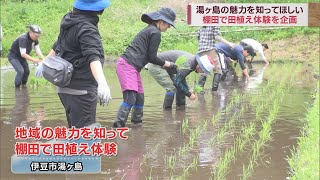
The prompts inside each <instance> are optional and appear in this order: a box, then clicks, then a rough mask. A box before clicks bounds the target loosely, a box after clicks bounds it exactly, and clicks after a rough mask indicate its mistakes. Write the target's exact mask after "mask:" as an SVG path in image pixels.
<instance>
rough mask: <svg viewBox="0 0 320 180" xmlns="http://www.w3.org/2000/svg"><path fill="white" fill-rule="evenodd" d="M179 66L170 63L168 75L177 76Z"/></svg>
mask: <svg viewBox="0 0 320 180" xmlns="http://www.w3.org/2000/svg"><path fill="white" fill-rule="evenodd" d="M177 68H178V67H177V65H176V64H175V63H173V62H170V66H169V67H167V68H166V70H167V72H168V74H177V72H178V70H177Z"/></svg>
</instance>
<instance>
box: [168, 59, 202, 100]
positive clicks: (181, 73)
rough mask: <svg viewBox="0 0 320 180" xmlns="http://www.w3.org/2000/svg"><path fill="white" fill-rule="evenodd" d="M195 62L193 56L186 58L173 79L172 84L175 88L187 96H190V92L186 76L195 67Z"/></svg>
mask: <svg viewBox="0 0 320 180" xmlns="http://www.w3.org/2000/svg"><path fill="white" fill-rule="evenodd" d="M197 64H198V63H197V61H196V58H195V56H194V57H193V58H190V59H188V60H187V61H186V62H185V63H184V64H183V65H182V66H181V67H179V70H178V72H177V75H176V77H175V79H174V81H173V85H174V86H175V87H176V88H177V90H178V91H181V92H182V93H183V94H185V95H186V96H187V97H190V96H191V92H190V91H189V86H188V84H187V81H186V77H187V76H188V75H189V74H190V73H191V72H192V71H194V70H195V69H196V66H197Z"/></svg>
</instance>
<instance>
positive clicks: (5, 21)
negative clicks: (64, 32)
mask: <svg viewBox="0 0 320 180" xmlns="http://www.w3.org/2000/svg"><path fill="white" fill-rule="evenodd" d="M73 1H74V0H3V1H2V4H1V24H2V26H3V30H4V40H3V52H4V55H6V54H7V53H8V50H9V48H10V46H11V43H12V42H13V40H14V39H15V38H16V37H17V36H19V35H20V34H22V33H24V32H26V31H27V30H26V25H28V24H38V25H40V27H41V28H42V30H43V35H42V36H41V38H40V44H41V48H42V50H43V53H44V54H47V53H48V52H49V51H50V49H51V47H52V45H53V43H54V41H55V40H56V38H57V35H58V32H59V24H60V21H61V18H62V17H63V15H65V14H66V13H67V12H68V11H70V10H71V9H72V3H73ZM164 2H165V1H159V0H148V1H147V0H126V3H123V2H122V1H111V6H110V7H108V8H107V9H106V10H105V12H104V13H103V14H102V15H101V16H100V22H99V29H100V34H101V37H102V42H103V47H104V50H105V54H106V55H107V56H110V57H117V56H119V55H120V54H121V53H123V51H124V50H125V48H126V47H127V46H128V44H129V43H130V42H131V41H132V39H133V38H134V36H135V35H136V34H137V33H138V32H139V31H140V30H141V29H143V28H144V27H145V26H146V24H145V23H143V22H142V21H141V20H140V18H141V15H142V13H148V12H152V11H155V10H157V9H159V8H160V7H161V6H163V5H164ZM226 2H229V3H230V2H233V1H226ZM237 2H238V1H237ZM248 2H249V1H248ZM272 2H287V1H278V0H275V1H272ZM290 2H298V1H297V0H294V1H290ZM300 2H303V1H300ZM304 2H305V1H304ZM168 3H169V4H166V6H170V2H169V1H168ZM171 3H173V2H171ZM181 4H183V3H181ZM181 6H182V5H181ZM181 9H184V7H181ZM185 17H186V12H185V11H184V12H177V23H176V27H177V29H174V28H170V29H169V30H168V31H167V32H165V33H162V41H161V45H160V47H159V51H165V50H170V49H180V50H185V51H188V52H191V53H195V52H196V51H197V45H198V43H197V39H196V36H195V32H196V30H197V27H191V26H188V25H187V24H186V23H185V22H184V21H181V20H184V19H185ZM13 22H14V23H13ZM221 29H222V31H226V32H225V33H223V36H224V37H225V38H226V39H228V40H230V41H232V42H239V41H240V40H241V39H243V38H247V37H251V38H254V39H259V40H260V41H262V42H263V41H270V40H278V39H283V38H288V37H294V36H296V35H298V34H300V35H301V34H302V35H306V34H315V33H318V32H319V31H318V28H308V27H295V28H290V29H279V30H263V31H248V29H251V27H222V28H221ZM234 30H242V31H241V32H230V31H234Z"/></svg>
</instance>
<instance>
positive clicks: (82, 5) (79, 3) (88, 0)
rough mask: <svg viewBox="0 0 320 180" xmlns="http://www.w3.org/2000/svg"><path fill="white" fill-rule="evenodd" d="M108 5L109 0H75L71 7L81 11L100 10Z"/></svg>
mask: <svg viewBox="0 0 320 180" xmlns="http://www.w3.org/2000/svg"><path fill="white" fill-rule="evenodd" d="M108 6H110V1H109V0H76V1H75V2H74V4H73V7H75V8H77V9H79V10H83V11H101V10H104V9H105V8H107V7H108Z"/></svg>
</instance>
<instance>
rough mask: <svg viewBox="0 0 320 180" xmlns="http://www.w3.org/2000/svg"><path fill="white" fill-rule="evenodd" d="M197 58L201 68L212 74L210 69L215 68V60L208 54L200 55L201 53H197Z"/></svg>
mask: <svg viewBox="0 0 320 180" xmlns="http://www.w3.org/2000/svg"><path fill="white" fill-rule="evenodd" d="M196 60H197V62H198V65H199V66H200V68H201V70H202V71H203V72H204V73H205V74H207V75H211V73H210V71H211V70H212V69H213V68H214V62H213V60H212V59H211V57H210V56H208V55H203V56H201V57H200V56H199V54H196Z"/></svg>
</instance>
